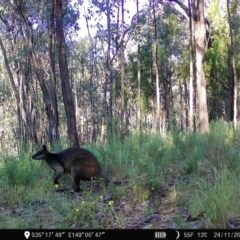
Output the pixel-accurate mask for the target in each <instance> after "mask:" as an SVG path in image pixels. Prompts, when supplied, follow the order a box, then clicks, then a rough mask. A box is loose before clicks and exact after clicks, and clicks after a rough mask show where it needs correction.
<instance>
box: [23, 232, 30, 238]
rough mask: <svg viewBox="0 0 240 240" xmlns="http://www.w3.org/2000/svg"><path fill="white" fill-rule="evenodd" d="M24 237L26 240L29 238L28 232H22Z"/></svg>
mask: <svg viewBox="0 0 240 240" xmlns="http://www.w3.org/2000/svg"><path fill="white" fill-rule="evenodd" d="M24 236H25V238H26V239H28V238H29V236H30V232H29V231H26V232H24Z"/></svg>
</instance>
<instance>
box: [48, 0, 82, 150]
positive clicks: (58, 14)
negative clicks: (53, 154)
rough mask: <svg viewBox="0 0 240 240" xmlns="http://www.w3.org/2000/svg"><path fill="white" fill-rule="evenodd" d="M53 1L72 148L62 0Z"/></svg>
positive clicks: (75, 139) (75, 136)
mask: <svg viewBox="0 0 240 240" xmlns="http://www.w3.org/2000/svg"><path fill="white" fill-rule="evenodd" d="M52 1H54V6H55V9H54V14H55V19H56V34H57V43H58V55H59V58H58V60H59V69H60V78H61V87H62V94H63V102H64V107H65V112H66V117H67V129H68V139H69V141H70V143H71V145H73V146H79V140H78V134H77V127H76V113H75V107H74V101H73V97H72V89H71V86H70V80H69V72H68V62H67V53H66V46H65V37H64V31H63V16H62V4H63V1H62V0H52Z"/></svg>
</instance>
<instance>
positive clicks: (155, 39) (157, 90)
mask: <svg viewBox="0 0 240 240" xmlns="http://www.w3.org/2000/svg"><path fill="white" fill-rule="evenodd" d="M155 1H156V0H153V2H152V4H153V24H154V46H155V51H154V53H153V56H154V57H153V59H154V64H155V74H156V102H157V113H156V126H155V128H156V130H157V131H159V132H161V126H160V125H161V124H160V122H161V121H160V120H161V119H160V86H159V71H158V38H157V21H156V13H155Z"/></svg>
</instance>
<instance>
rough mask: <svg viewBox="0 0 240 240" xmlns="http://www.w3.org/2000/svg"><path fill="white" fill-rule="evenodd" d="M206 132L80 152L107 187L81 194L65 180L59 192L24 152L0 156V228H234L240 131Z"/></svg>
mask: <svg viewBox="0 0 240 240" xmlns="http://www.w3.org/2000/svg"><path fill="white" fill-rule="evenodd" d="M210 129H211V131H210V133H209V134H206V135H200V134H198V133H190V132H188V131H184V132H180V133H176V132H172V133H167V134H166V135H164V136H163V135H162V136H160V135H157V134H156V135H154V134H152V133H151V134H149V133H143V132H142V133H132V134H130V136H129V137H128V138H126V139H125V142H124V144H122V143H121V141H120V139H119V138H118V137H117V136H114V137H113V138H112V139H111V141H109V143H108V144H106V145H102V144H101V143H100V142H99V143H97V144H96V145H95V146H93V145H89V146H84V147H85V148H88V149H89V150H90V151H92V152H93V153H94V154H95V155H96V156H97V158H98V159H99V162H100V164H101V166H102V168H103V171H104V173H105V174H106V175H107V176H108V177H109V178H110V179H111V183H110V184H109V185H108V186H105V185H104V184H103V183H102V182H97V181H92V182H82V183H81V188H82V191H81V192H80V193H74V192H73V191H72V189H71V178H70V177H69V176H66V175H65V176H62V177H61V178H60V181H59V182H60V185H59V186H58V188H56V186H54V185H53V173H52V172H51V169H50V168H49V167H48V166H47V164H46V163H45V162H43V161H34V160H32V159H31V155H32V152H30V151H28V150H26V149H24V148H22V151H21V153H20V155H19V156H18V157H17V158H16V157H13V156H11V154H9V155H6V156H1V157H0V228H6V229H11V228H28V229H31V228H36V229H38V228H45V229H49V228H56V229H62V228H65V229H75V228H86V229H89V228H120V229H121V228H124V229H125V228H130V229H132V228H145V229H147V228H236V227H239V225H238V224H239V222H240V213H239V209H240V202H239V196H240V179H239V176H240V157H239V151H240V131H239V130H233V128H232V125H230V124H227V123H225V122H223V121H218V122H214V123H211V126H210ZM37 147H39V146H36V149H37ZM64 147H67V146H64ZM52 151H54V150H53V149H52ZM119 182H121V183H119Z"/></svg>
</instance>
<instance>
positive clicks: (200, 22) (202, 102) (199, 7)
mask: <svg viewBox="0 0 240 240" xmlns="http://www.w3.org/2000/svg"><path fill="white" fill-rule="evenodd" d="M192 13H193V20H194V32H195V41H196V71H197V87H198V105H199V120H200V132H201V133H202V134H205V133H208V132H209V120H208V107H207V92H206V80H205V71H204V55H205V33H206V29H205V18H204V0H192Z"/></svg>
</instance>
